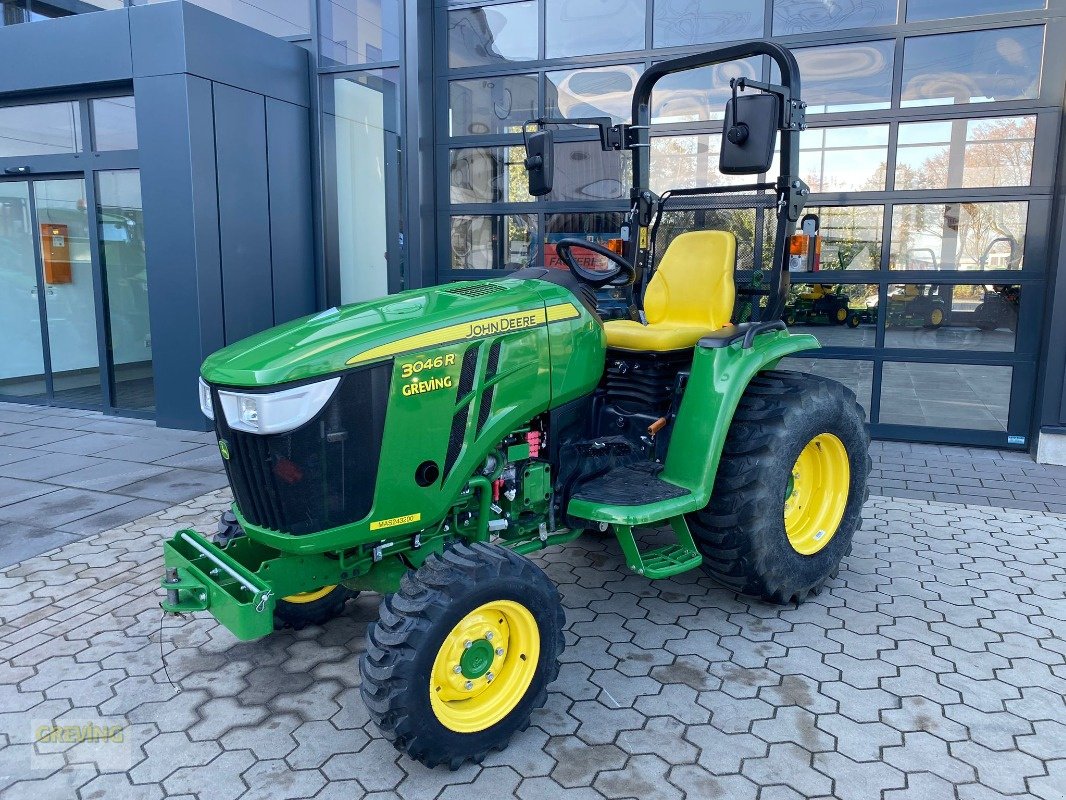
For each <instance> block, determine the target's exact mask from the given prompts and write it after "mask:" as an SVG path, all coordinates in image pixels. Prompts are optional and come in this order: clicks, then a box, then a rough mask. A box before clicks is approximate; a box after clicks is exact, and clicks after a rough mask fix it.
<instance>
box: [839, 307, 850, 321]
mask: <svg viewBox="0 0 1066 800" xmlns="http://www.w3.org/2000/svg"><path fill="white" fill-rule="evenodd" d="M847 318H848V310H847V309H846V308H838V309H837V321H838V322H843V321H844V320H846V319H847Z"/></svg>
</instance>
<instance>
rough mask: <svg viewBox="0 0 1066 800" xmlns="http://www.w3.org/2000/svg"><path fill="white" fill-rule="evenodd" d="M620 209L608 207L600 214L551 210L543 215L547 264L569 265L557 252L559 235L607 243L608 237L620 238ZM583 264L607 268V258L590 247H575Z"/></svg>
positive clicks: (587, 266) (621, 217)
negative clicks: (591, 250)
mask: <svg viewBox="0 0 1066 800" xmlns="http://www.w3.org/2000/svg"><path fill="white" fill-rule="evenodd" d="M624 216H625V215H624V214H623V213H622V212H621V211H607V212H604V213H598V214H585V213H574V214H548V215H547V216H546V217H545V219H544V226H545V230H544V266H546V267H551V268H552V269H568V267H567V266H566V264H564V263H563V262H562V261H561V260H560V259H559V256H558V255H556V253H555V243H556V242H557V241H559V240H560V239H566V238H568V237H576V238H578V239H587V240H588V241H590V242H598V243H600V244H603V245H605V244H606V243H607V240H608V239H617V238H618V235H619V231H620V230H621V228H622V222H623V217H624ZM573 253H574V256H575V258H577V260H578V261H579V262H580V263H581V265H582V266H584V267H586V268H588V269H593V270H598V269H606V268H607V266H608V261H607V259H606V258H604V257H603V256H600V255H596V254H595V253H590V252H589V251H587V250H578V249H575V250H574V251H573Z"/></svg>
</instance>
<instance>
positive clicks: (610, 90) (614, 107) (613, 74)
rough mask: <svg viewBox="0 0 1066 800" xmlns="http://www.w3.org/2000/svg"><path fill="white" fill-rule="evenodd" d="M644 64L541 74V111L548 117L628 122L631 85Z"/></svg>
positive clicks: (631, 99)
mask: <svg viewBox="0 0 1066 800" xmlns="http://www.w3.org/2000/svg"><path fill="white" fill-rule="evenodd" d="M643 71H644V67H643V66H642V65H640V64H620V65H618V66H611V67H592V68H591V69H569V70H562V71H559V72H549V73H547V74H546V75H545V76H544V77H545V79H546V82H545V85H544V111H545V113H546V114H547V115H548V116H549V117H564V118H566V119H571V118H573V117H610V118H611V119H612V120H613V121H614V122H615V123H616V124H617V123H620V122H628V121H629V120H630V117H631V114H630V111H631V109H632V105H633V88H634V87H635V86H636V85H637V79H638V78H640V73H641V72H643Z"/></svg>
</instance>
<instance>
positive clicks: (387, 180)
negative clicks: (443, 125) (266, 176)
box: [323, 69, 402, 303]
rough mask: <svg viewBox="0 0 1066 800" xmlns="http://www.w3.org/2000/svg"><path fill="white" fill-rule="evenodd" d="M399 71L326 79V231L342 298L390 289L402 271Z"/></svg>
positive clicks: (368, 295) (353, 299) (348, 300)
mask: <svg viewBox="0 0 1066 800" xmlns="http://www.w3.org/2000/svg"><path fill="white" fill-rule="evenodd" d="M398 80H399V71H398V70H395V69H388V70H368V71H365V72H360V73H357V74H356V75H351V76H346V77H335V78H327V79H326V80H325V83H324V84H323V117H324V121H323V125H324V127H325V130H326V141H327V147H326V148H325V158H326V164H325V166H324V173H325V175H326V180H327V182H328V183H329V191H330V195H331V196H330V197H329V199H328V202H330V203H332V204H333V207H332V208H330V209H328V210H327V214H326V218H327V220H335V222H332V224H329V223H328V224H329V227H330V228H332V230H329V231H327V235H328V236H330V237H331V238H332V240H333V244H334V246H335V247H336V253H337V256H336V257H337V261H338V268H339V271H340V301H341V303H354V302H356V301H359V300H369V299H372V298H375V297H381V296H383V295H386V294H388V286H389V273H390V270H391V271H392V272H393V274H396V275H398V274H399V273H400V271H401V270H402V257H401V255H402V254H401V249H400V246H399V242H400V238H401V232H400V219H399V209H400V208H401V206H402V204H401V196H400V185H401V183H400V178H399V175H400V161H399V159H400V136H399V133H398V131H399V126H398V116H399V110H398V107H397V103H398V101H397V98H398V96H399V87H398V85H397V82H398Z"/></svg>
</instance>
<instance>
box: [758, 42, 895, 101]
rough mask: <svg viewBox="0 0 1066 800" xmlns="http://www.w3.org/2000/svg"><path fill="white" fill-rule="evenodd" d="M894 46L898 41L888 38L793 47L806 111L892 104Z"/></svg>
mask: <svg viewBox="0 0 1066 800" xmlns="http://www.w3.org/2000/svg"><path fill="white" fill-rule="evenodd" d="M894 49H895V43H894V42H891V41H888V42H856V43H855V44H836V45H831V46H829V47H805V48H803V49H799V50H793V51H792V52H793V54H794V55H795V56H796V61H797V62H799V67H800V75H802V76H803V99H804V101H806V103H807V113H808V114H829V113H832V112H834V111H871V110H875V109H882V108H889V107H890V106H891V104H892V62H893V56H894ZM774 66H775V73H776V64H775V65H774Z"/></svg>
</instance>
